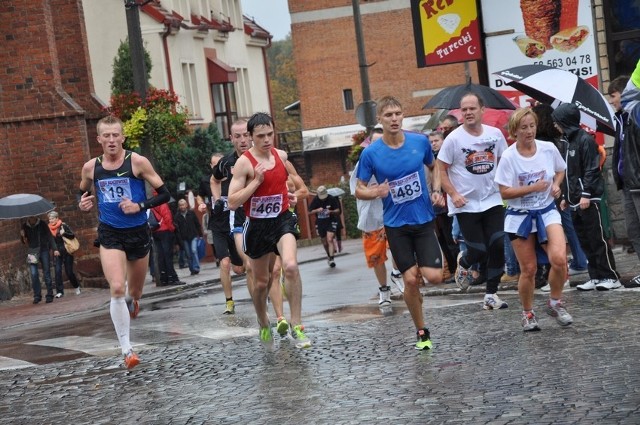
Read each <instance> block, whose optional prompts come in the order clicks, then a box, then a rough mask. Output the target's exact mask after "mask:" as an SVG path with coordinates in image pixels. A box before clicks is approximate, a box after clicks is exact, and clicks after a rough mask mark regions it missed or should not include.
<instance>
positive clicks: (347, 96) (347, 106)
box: [342, 89, 353, 111]
mask: <svg viewBox="0 0 640 425" xmlns="http://www.w3.org/2000/svg"><path fill="white" fill-rule="evenodd" d="M342 101H343V102H344V110H345V111H352V110H353V90H351V89H344V90H342Z"/></svg>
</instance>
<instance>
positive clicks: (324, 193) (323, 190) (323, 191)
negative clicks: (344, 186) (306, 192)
mask: <svg viewBox="0 0 640 425" xmlns="http://www.w3.org/2000/svg"><path fill="white" fill-rule="evenodd" d="M316 193H317V194H318V198H320V199H327V196H329V193H328V192H327V188H326V187H324V186H318V190H316Z"/></svg>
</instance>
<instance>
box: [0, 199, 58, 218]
mask: <svg viewBox="0 0 640 425" xmlns="http://www.w3.org/2000/svg"><path fill="white" fill-rule="evenodd" d="M53 209H55V206H54V205H53V204H52V203H51V202H50V201H48V200H47V199H45V198H43V197H42V196H40V195H33V194H30V193H17V194H15V195H9V196H5V197H4V198H2V199H0V220H10V219H12V218H26V217H31V216H36V215H40V214H44V213H48V212H49V211H51V210H53Z"/></svg>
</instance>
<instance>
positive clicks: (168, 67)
mask: <svg viewBox="0 0 640 425" xmlns="http://www.w3.org/2000/svg"><path fill="white" fill-rule="evenodd" d="M169 34H171V23H170V22H169V23H165V24H164V32H163V33H162V48H163V50H164V63H165V67H166V71H167V80H168V83H169V91H170V92H171V93H175V92H174V91H173V77H172V75H171V62H170V61H169V44H168V42H167V37H169Z"/></svg>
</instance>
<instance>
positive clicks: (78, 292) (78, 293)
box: [76, 286, 82, 295]
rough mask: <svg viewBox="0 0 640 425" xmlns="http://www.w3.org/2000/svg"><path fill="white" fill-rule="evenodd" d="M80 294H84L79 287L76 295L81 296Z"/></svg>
mask: <svg viewBox="0 0 640 425" xmlns="http://www.w3.org/2000/svg"><path fill="white" fill-rule="evenodd" d="M80 293H82V291H81V290H80V287H79V286H78V287H77V288H76V295H80Z"/></svg>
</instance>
